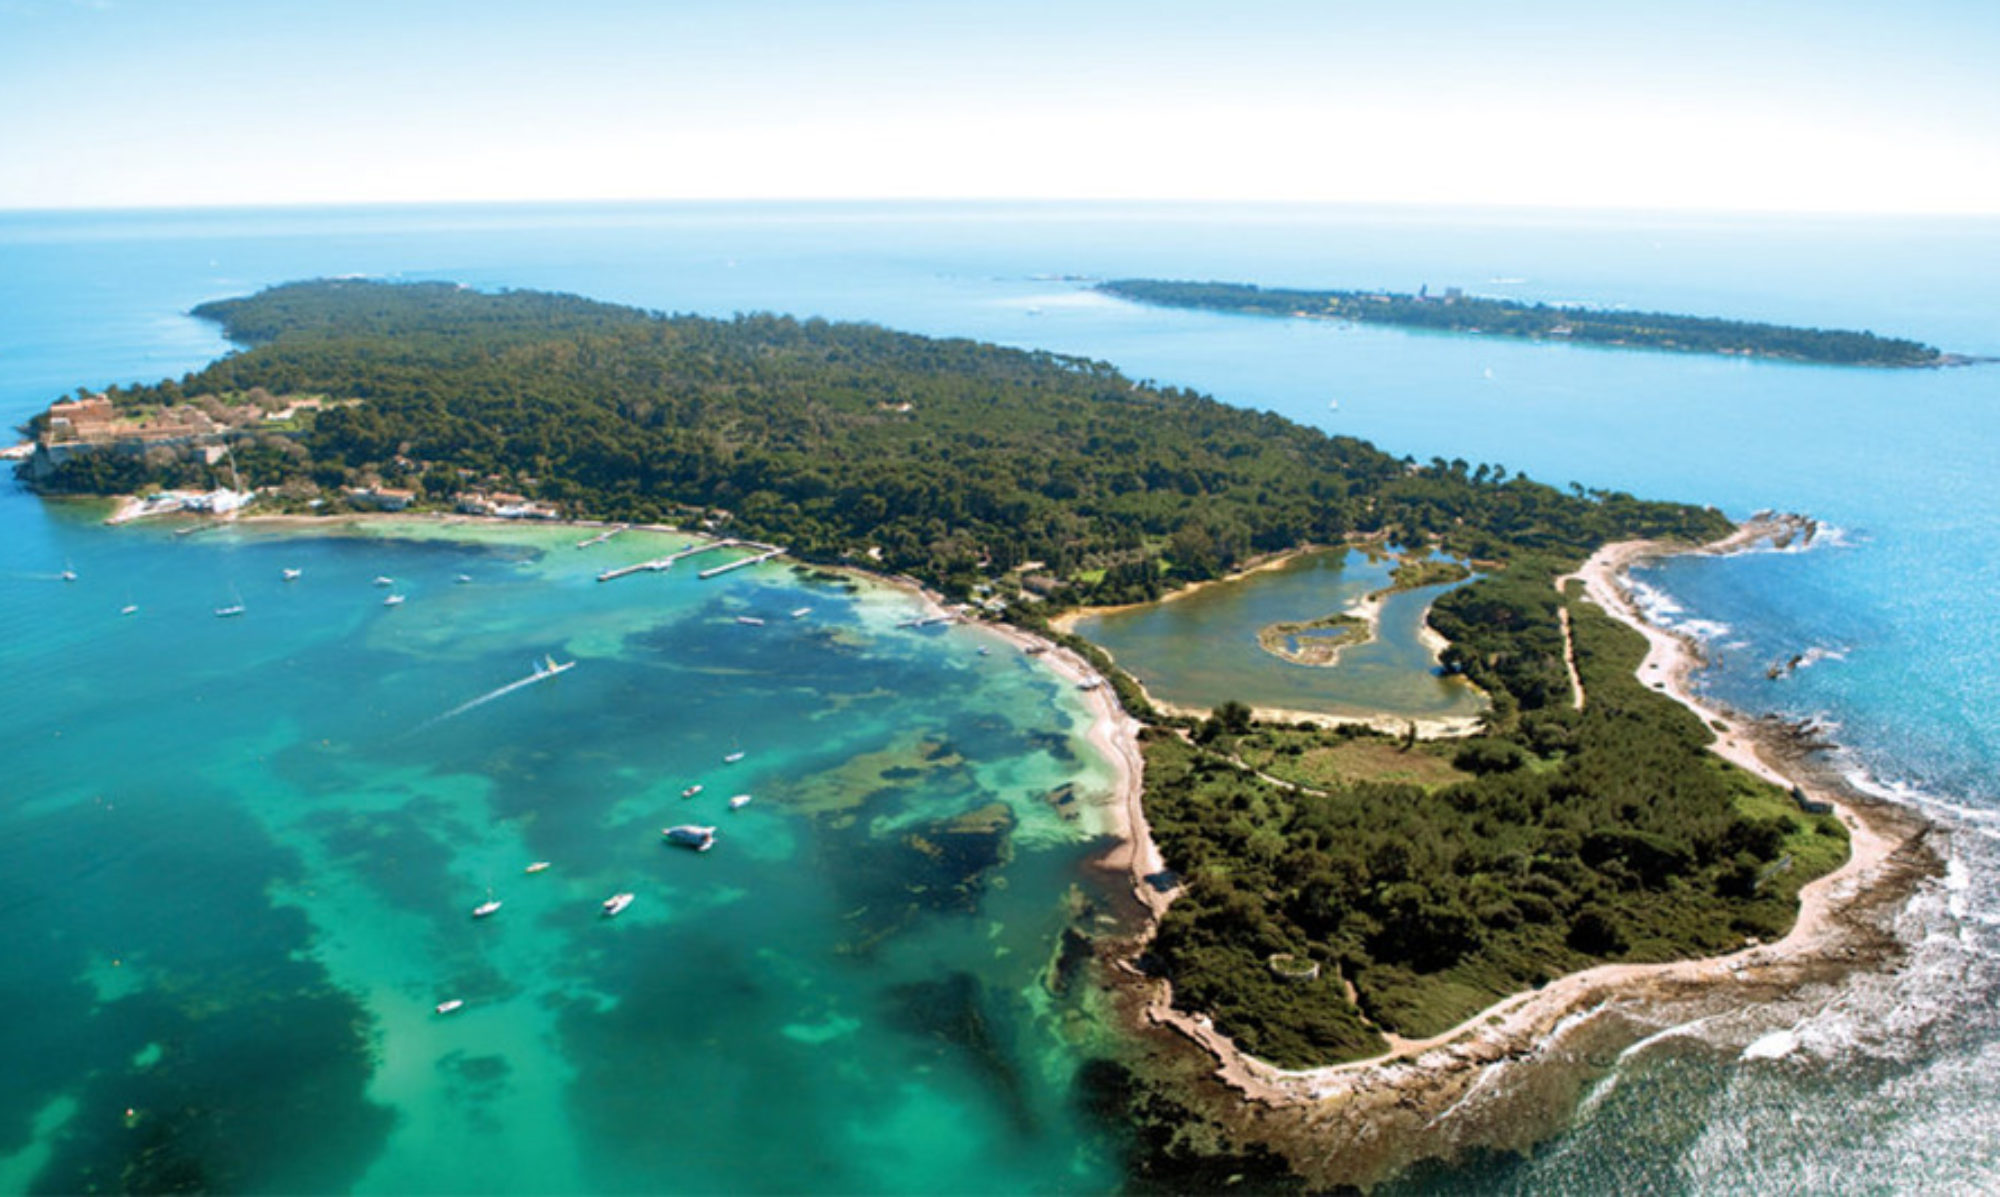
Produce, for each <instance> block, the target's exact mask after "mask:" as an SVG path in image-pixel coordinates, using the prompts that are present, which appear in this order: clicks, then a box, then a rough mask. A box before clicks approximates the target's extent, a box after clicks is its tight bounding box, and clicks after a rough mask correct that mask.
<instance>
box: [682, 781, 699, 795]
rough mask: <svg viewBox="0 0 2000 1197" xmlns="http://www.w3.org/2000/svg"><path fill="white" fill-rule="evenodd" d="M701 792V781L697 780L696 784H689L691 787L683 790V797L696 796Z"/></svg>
mask: <svg viewBox="0 0 2000 1197" xmlns="http://www.w3.org/2000/svg"><path fill="white" fill-rule="evenodd" d="M699 793H701V783H700V782H696V783H695V784H694V785H691V786H689V787H688V788H687V789H685V790H682V791H681V797H683V798H692V797H694V796H695V795H696V794H699Z"/></svg>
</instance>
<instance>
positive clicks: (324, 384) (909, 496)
mask: <svg viewBox="0 0 2000 1197" xmlns="http://www.w3.org/2000/svg"><path fill="white" fill-rule="evenodd" d="M195 310H196V313H197V314H198V315H201V316H204V317H207V318H210V319H213V320H217V321H219V322H220V323H221V324H222V326H223V328H224V330H225V331H226V332H227V334H228V335H229V336H230V337H231V338H232V339H233V340H236V341H238V342H240V343H244V344H247V345H249V346H250V347H249V348H248V349H246V350H244V351H242V352H238V353H234V354H231V355H229V356H227V357H225V358H222V359H221V360H219V361H217V362H215V363H213V364H211V365H209V366H208V367H206V368H204V369H202V370H199V371H196V372H194V373H192V374H189V375H187V376H186V377H183V378H180V379H177V380H168V381H164V382H161V383H158V384H155V385H151V386H136V387H129V388H112V389H111V390H109V391H108V392H107V393H108V394H109V395H110V397H111V398H112V400H113V402H114V403H115V404H116V405H117V406H118V407H119V408H120V409H121V410H124V411H131V412H137V411H143V410H146V409H148V408H154V407H159V406H162V405H168V404H175V403H201V404H204V405H207V406H209V407H211V408H214V407H217V406H218V405H220V406H222V407H225V408H226V407H227V406H229V405H232V404H234V405H240V404H243V403H245V402H247V401H248V398H249V397H250V396H252V395H268V396H277V397H285V396H316V397H324V398H326V399H327V400H329V403H328V405H327V406H326V407H324V408H323V409H321V410H319V411H317V412H316V413H314V412H308V413H303V414H301V415H299V416H297V417H295V418H294V419H293V420H290V421H287V422H286V425H285V426H282V427H269V426H265V425H263V424H257V423H252V424H247V425H244V426H242V427H240V428H239V429H238V430H237V432H236V434H235V442H234V449H233V452H232V457H231V463H232V464H233V465H234V466H235V467H236V468H237V469H238V470H240V471H241V476H242V478H243V480H244V482H245V484H246V485H251V486H257V487H270V488H278V491H279V495H280V497H279V498H278V499H277V500H276V501H278V502H281V503H289V504H291V505H294V506H299V505H303V504H305V503H310V502H313V501H315V500H316V501H318V502H319V503H321V504H323V505H325V506H323V507H322V508H320V509H325V507H327V506H330V507H334V508H336V509H337V508H338V506H339V505H340V504H341V503H343V502H344V501H345V499H346V495H347V493H348V490H349V489H350V488H353V487H358V486H362V485H367V484H379V485H384V486H390V487H397V488H407V489H412V490H415V491H416V492H417V495H418V498H417V506H418V507H426V506H428V507H433V508H449V507H450V506H451V504H452V502H453V500H454V497H455V496H456V495H458V494H459V493H461V492H464V491H467V490H472V489H478V488H504V489H506V490H508V491H510V492H518V493H520V494H524V495H527V496H529V497H532V498H536V499H540V500H543V501H545V502H548V503H551V504H553V505H555V506H556V507H557V508H558V509H560V510H561V511H562V512H563V513H565V514H567V515H573V516H590V517H597V518H604V519H620V520H660V521H668V522H683V521H693V520H697V519H705V520H708V521H710V525H709V526H712V527H717V528H720V529H723V530H726V531H728V532H731V533H733V534H737V535H741V536H746V537H751V538H756V539H760V540H769V541H772V542H774V543H779V544H783V545H786V546H788V547H789V548H790V549H791V550H792V551H793V553H794V554H795V555H797V556H799V557H801V558H803V559H806V560H814V561H835V560H840V559H843V558H857V559H860V560H861V561H863V562H864V563H873V564H875V565H877V566H879V567H880V568H882V569H885V570H887V571H889V572H904V573H910V574H914V575H916V576H918V577H921V578H923V579H924V580H926V581H928V582H930V583H932V584H934V585H936V586H938V587H940V588H941V589H943V590H944V591H946V592H947V593H950V594H953V595H964V594H966V593H968V592H969V591H970V589H971V588H972V587H973V586H975V585H978V584H980V583H982V582H999V583H1005V584H1008V585H1013V584H1015V583H1017V582H1020V581H1026V582H1028V583H1030V584H1031V587H1032V588H1033V590H1034V592H1035V593H1037V594H1041V595H1045V596H1046V597H1047V598H1048V599H1049V600H1051V601H1053V602H1055V603H1059V604H1060V603H1096V602H1112V601H1131V600H1134V599H1144V598H1149V597H1156V596H1157V595H1158V594H1159V593H1160V591H1161V590H1162V589H1163V588H1166V587H1171V586H1174V585H1178V584H1180V583H1183V582H1187V581H1197V580H1202V579H1206V578H1212V577H1216V576H1219V575H1221V574H1224V573H1227V572H1229V571H1230V570H1231V569H1233V568H1234V567H1236V566H1237V565H1238V564H1240V563H1241V562H1243V561H1245V560H1246V559H1249V558H1251V557H1254V556H1257V555H1260V554H1264V553H1268V552H1272V551H1276V550H1280V549H1286V548H1291V547H1294V546H1297V545H1300V544H1307V543H1314V544H1337V543H1341V542H1342V541H1343V540H1345V539H1347V538H1349V537H1353V536H1360V535H1383V536H1387V537H1389V538H1392V539H1395V540H1398V541H1401V542H1403V543H1408V544H1429V543H1433V542H1440V543H1442V544H1444V545H1445V546H1446V547H1448V548H1450V549H1452V550H1453V551H1456V552H1458V553H1461V554H1463V555H1467V556H1473V557H1479V558H1484V559H1493V560H1504V559H1506V558H1508V557H1510V556H1512V555H1514V554H1515V553H1517V552H1519V551H1524V550H1535V551H1554V552H1568V553H1582V552H1588V551H1589V548H1590V547H1591V546H1593V545H1596V544H1599V543H1602V542H1603V541H1606V540H1611V539H1618V538H1622V537H1627V536H1635V535H1670V536H1671V535H1678V536H1685V537H1689V538H1696V539H1705V538H1707V537H1709V536H1713V535H1716V534H1718V533H1719V532H1721V531H1725V530H1727V528H1728V526H1729V525H1728V521H1727V520H1725V519H1724V517H1723V516H1721V515H1720V514H1719V513H1717V512H1715V511H1713V510H1708V509H1702V508H1694V507H1688V506H1684V505H1681V504H1671V503H1650V502H1641V501H1639V500H1636V499H1634V498H1632V497H1631V496H1629V495H1624V494H1618V493H1606V492H1585V491H1583V490H1581V489H1580V488H1575V487H1572V488H1570V489H1567V490H1565V489H1558V488H1556V487H1553V486H1549V485H1545V484H1543V483H1540V482H1536V481H1533V480H1530V479H1528V478H1526V477H1522V476H1518V475H1514V476H1510V475H1508V474H1507V472H1506V471H1505V470H1504V469H1503V468H1500V467H1495V466H1489V465H1483V464H1482V465H1479V466H1477V467H1472V466H1469V465H1468V464H1467V463H1466V462H1463V461H1444V460H1432V461H1430V462H1428V463H1417V462H1415V461H1411V460H1408V459H1399V458H1396V457H1393V456H1391V455H1389V454H1387V453H1384V452H1382V451H1380V450H1378V449H1376V448H1374V447H1373V446H1371V445H1368V444H1366V443H1364V442H1362V441H1358V440H1355V439H1353V438H1350V437H1336V436H1328V435H1326V434H1325V433H1322V432H1320V431H1318V430H1316V429H1312V428H1308V427H1305V426H1303V425H1300V424H1296V423H1293V422H1291V421H1289V420H1285V419H1283V418H1281V417H1279V416H1276V415H1271V414H1268V413H1259V412H1252V411H1246V410H1243V409H1240V408H1235V407H1231V406H1229V405H1227V404H1224V403H1221V402H1219V401H1217V400H1215V399H1213V398H1210V397H1208V396H1205V395H1200V394H1196V393H1194V392H1191V391H1185V390H1178V389H1174V388H1161V387H1152V386H1144V385H1141V384H1139V383H1136V382H1133V381H1132V380H1130V379H1128V378H1125V377H1124V376H1123V375H1121V374H1119V373H1118V372H1117V371H1116V370H1115V369H1113V368H1112V367H1111V366H1109V365H1107V364H1105V363H1103V362H1096V361H1088V360H1085V359H1081V358H1075V357H1064V356H1061V355H1057V354H1051V353H1037V352H1026V351H1022V350H1015V349H1003V348H1000V347H997V346H993V345H984V344H979V343H976V342H973V341H969V340H949V339H936V338H929V337H921V336H914V335H911V334H907V333H899V332H892V331H889V330H887V329H883V328H879V327H875V326H872V325H865V324H835V323H828V322H826V321H821V320H798V319H793V318H791V317H785V316H772V315H746V316H740V317H737V318H736V319H733V320H711V319H703V318H699V317H693V316H663V315H660V314H657V313H649V312H643V311H639V310H636V309H632V308H624V307H618V306H614V305H610V304H603V303H596V302H593V301H590V300H585V299H580V298H577V297H574V296H564V295H550V294H543V293H537V292H524V291H510V292H502V293H498V294H488V293H482V292H478V291H473V290H468V289H465V288H460V287H455V286H452V285H449V284H442V283H419V284H400V285H392V284H384V283H374V282H365V281H355V280H340V281H319V282H307V283H296V284H289V285H286V286H280V287H274V288H271V289H269V290H266V291H264V292H262V293H260V294H258V295H255V296H251V297H249V298H246V299H235V300H226V301H221V302H217V303H210V304H204V305H202V306H201V307H199V308H197V309H195ZM353 401H358V402H353ZM227 477H228V476H227V475H226V474H218V471H217V469H216V468H214V467H211V466H209V465H207V464H204V463H202V462H200V461H199V460H198V459H192V458H189V457H186V456H181V457H173V456H172V455H169V454H147V455H145V456H144V457H138V456H123V455H118V454H113V453H99V454H93V455H89V456H81V457H78V458H76V459H75V460H73V461H71V462H69V463H67V464H65V465H64V466H63V467H61V468H60V469H58V470H56V471H55V472H54V474H53V475H52V476H50V477H47V478H45V479H43V480H41V481H40V482H39V483H38V485H39V486H40V487H41V488H42V489H44V490H48V491H52V492H63V491H67V492H79V493H123V492H131V491H135V490H139V489H142V488H144V487H146V486H149V485H187V484H193V485H200V484H212V483H214V482H216V481H227Z"/></svg>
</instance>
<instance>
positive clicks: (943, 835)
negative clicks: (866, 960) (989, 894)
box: [827, 802, 1016, 951]
mask: <svg viewBox="0 0 2000 1197" xmlns="http://www.w3.org/2000/svg"><path fill="white" fill-rule="evenodd" d="M1015 822H1016V820H1015V818H1014V812H1013V810H1012V809H1010V808H1009V807H1008V806H1007V805H1006V804H1005V803H1003V802H993V803H988V804H987V805H985V806H982V807H978V808H976V809H974V810H970V811H967V812H965V813H964V814H961V815H956V816H954V817H952V818H949V819H939V820H936V821H934V822H931V823H928V824H925V825H924V826H922V827H920V828H917V829H915V830H912V831H908V832H905V833H904V834H903V835H902V836H901V837H900V838H898V839H895V840H890V841H886V842H884V841H878V840H876V839H874V838H873V837H872V836H871V835H870V834H868V832H867V829H866V825H865V824H860V825H857V828H856V831H857V834H855V835H854V836H853V837H852V838H847V837H842V838H841V840H840V841H839V842H838V843H829V844H828V845H827V850H828V857H827V868H828V870H829V872H830V873H831V875H832V876H833V878H834V883H835V884H836V885H837V886H838V887H839V889H840V896H841V904H842V906H844V907H846V908H848V909H859V910H861V912H862V913H860V914H859V915H858V916H856V917H855V918H854V920H853V922H854V925H855V929H856V936H855V938H854V939H852V940H850V941H849V942H848V944H847V945H846V950H847V951H865V950H866V949H868V948H870V947H872V946H874V945H875V944H876V943H878V942H880V941H881V940H882V939H883V938H885V937H887V936H889V935H892V934H894V933H896V932H897V931H900V930H901V929H902V928H903V927H905V926H906V925H908V924H909V923H910V921H911V920H912V919H914V918H916V917H917V916H918V915H919V914H922V913H924V912H926V911H963V912H965V913H968V914H969V913H972V912H974V911H976V910H978V909H979V899H980V896H981V895H982V894H983V893H984V892H985V889H986V884H987V880H988V878H989V876H990V875H991V874H992V872H993V871H994V870H996V869H998V868H999V867H1000V866H1002V865H1004V864H1006V863H1007V861H1008V860H1009V859H1010V858H1011V857H1012V855H1013V833H1014V825H1015Z"/></svg>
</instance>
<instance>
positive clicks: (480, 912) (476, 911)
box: [472, 898, 500, 919]
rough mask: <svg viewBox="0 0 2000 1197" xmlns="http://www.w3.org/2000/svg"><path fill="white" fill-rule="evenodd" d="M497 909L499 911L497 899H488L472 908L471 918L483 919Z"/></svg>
mask: <svg viewBox="0 0 2000 1197" xmlns="http://www.w3.org/2000/svg"><path fill="white" fill-rule="evenodd" d="M498 909H500V900H499V899H498V898H488V899H486V900H485V901H484V902H481V903H480V904H479V905H477V906H474V907H473V908H472V917H473V918H476V919H483V918H485V917H486V916H487V915H489V914H492V913H493V912H494V911H496V910H498Z"/></svg>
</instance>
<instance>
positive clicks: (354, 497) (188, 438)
mask: <svg viewBox="0 0 2000 1197" xmlns="http://www.w3.org/2000/svg"><path fill="white" fill-rule="evenodd" d="M317 406H320V403H319V401H317V400H307V401H300V402H296V403H293V404H291V405H290V406H287V407H286V408H284V409H283V410H282V411H279V412H278V413H276V414H275V415H273V416H270V417H265V416H264V414H263V412H262V411H261V410H260V409H253V419H264V418H270V419H280V418H284V417H288V416H290V415H292V414H294V413H295V412H296V411H298V410H299V409H301V408H304V407H317ZM229 431H230V428H229V425H227V424H225V423H222V422H221V421H218V420H217V419H216V418H215V417H213V416H211V415H210V414H209V413H208V412H206V411H204V410H202V408H201V407H199V406H197V405H195V404H192V403H179V404H172V405H169V406H166V407H161V408H157V409H153V410H149V411H148V412H146V413H145V414H143V415H136V416H135V415H131V414H129V413H122V412H120V411H119V409H118V407H117V406H116V405H115V404H114V403H112V401H111V399H110V398H109V397H108V396H106V395H85V396H81V397H79V398H76V399H64V400H61V401H58V402H56V403H52V404H50V405H49V411H48V417H47V419H46V420H45V421H44V425H43V428H42V431H41V434H40V435H39V436H38V437H36V438H35V440H34V441H33V442H31V443H28V444H24V445H20V446H16V448H15V450H13V451H11V455H12V456H15V457H17V458H24V459H26V460H27V462H28V467H27V472H28V477H29V478H30V479H31V480H36V479H42V478H47V477H49V476H50V475H51V474H53V473H54V472H55V470H56V469H57V467H59V466H61V465H62V464H63V463H65V462H67V461H70V460H71V459H73V458H76V457H78V456H81V455H84V454H90V453H122V454H127V455H130V456H142V455H144V454H145V453H146V452H147V451H148V450H150V449H155V448H168V449H173V450H176V451H177V452H180V453H185V454H189V455H191V456H194V457H197V458H199V459H200V460H201V461H202V462H203V463H204V464H206V465H214V464H216V463H217V462H218V461H221V460H222V459H223V457H224V455H225V454H227V453H228V433H229ZM405 464H414V463H405ZM252 497H253V496H252V495H251V494H250V493H248V492H246V491H243V490H241V489H235V490H218V491H214V492H195V491H163V492H161V493H159V494H157V495H153V496H150V497H148V498H147V499H146V500H145V501H143V502H139V503H135V504H134V505H133V506H132V507H131V508H130V509H129V510H128V511H127V512H126V513H123V514H122V518H123V519H137V518H143V517H144V516H148V515H160V514H165V513H167V512H169V511H195V512H201V513H203V514H211V515H227V514H229V513H231V512H233V511H235V510H236V509H237V508H239V507H241V506H243V505H244V504H245V503H247V502H248V501H249V500H250V499H251V498H252ZM346 498H347V501H348V503H349V504H350V505H352V506H354V507H358V508H364V509H371V510H375V511H404V510H407V509H408V508H409V507H410V506H411V504H413V503H414V502H416V499H417V492H416V491H415V490H411V489H405V488H402V487H395V486H383V485H380V484H379V483H378V484H376V485H370V486H359V487H351V488H349V489H348V490H347V491H346ZM314 506H318V503H317V502H315V503H314ZM456 506H457V508H458V510H459V511H460V512H462V513H464V514H466V515H482V516H492V517H495V518H498V519H538V520H552V519H556V518H558V517H559V516H560V514H561V513H560V512H558V511H557V510H556V508H555V507H554V506H553V505H552V504H549V503H544V502H539V501H537V500H534V499H530V498H528V497H527V496H526V495H518V494H512V493H509V492H507V491H501V490H483V489H482V490H471V491H466V492H463V493H461V494H459V495H458V496H457V502H456Z"/></svg>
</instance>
